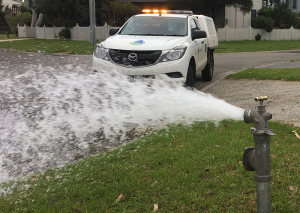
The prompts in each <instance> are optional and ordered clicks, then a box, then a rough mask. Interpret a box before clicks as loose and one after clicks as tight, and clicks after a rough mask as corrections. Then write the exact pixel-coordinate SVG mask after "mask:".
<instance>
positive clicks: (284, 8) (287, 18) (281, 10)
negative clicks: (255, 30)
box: [271, 1, 296, 28]
mask: <svg viewBox="0 0 300 213" xmlns="http://www.w3.org/2000/svg"><path fill="white" fill-rule="evenodd" d="M289 4H290V2H289V1H287V2H278V3H276V4H275V6H274V8H273V10H272V12H271V18H272V19H274V21H275V23H274V25H275V27H278V28H290V27H291V26H293V25H294V23H295V18H296V14H295V13H294V12H293V11H292V10H291V9H290V8H289Z"/></svg>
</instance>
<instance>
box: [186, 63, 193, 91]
mask: <svg viewBox="0 0 300 213" xmlns="http://www.w3.org/2000/svg"><path fill="white" fill-rule="evenodd" d="M194 84H195V71H194V67H193V65H192V63H190V64H189V67H188V72H187V75H186V81H185V86H188V87H193V86H194Z"/></svg>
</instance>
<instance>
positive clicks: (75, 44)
mask: <svg viewBox="0 0 300 213" xmlns="http://www.w3.org/2000/svg"><path fill="white" fill-rule="evenodd" d="M0 48H5V49H14V50H20V51H26V52H41V53H70V54H87V55H89V54H92V53H93V51H94V46H91V45H90V42H89V41H70V40H60V39H28V40H21V41H9V42H0Z"/></svg>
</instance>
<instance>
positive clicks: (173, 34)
mask: <svg viewBox="0 0 300 213" xmlns="http://www.w3.org/2000/svg"><path fill="white" fill-rule="evenodd" d="M166 36H184V35H178V34H170V35H169V34H168V35H166Z"/></svg>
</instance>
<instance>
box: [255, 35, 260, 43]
mask: <svg viewBox="0 0 300 213" xmlns="http://www.w3.org/2000/svg"><path fill="white" fill-rule="evenodd" d="M260 39H261V35H260V34H259V33H257V35H256V36H255V40H256V41H260Z"/></svg>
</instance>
